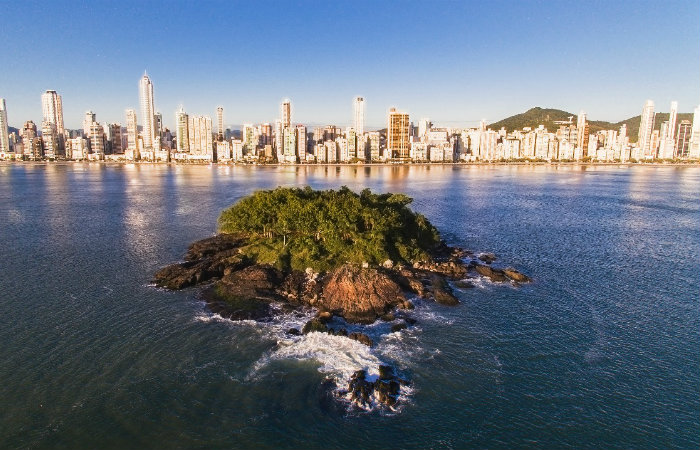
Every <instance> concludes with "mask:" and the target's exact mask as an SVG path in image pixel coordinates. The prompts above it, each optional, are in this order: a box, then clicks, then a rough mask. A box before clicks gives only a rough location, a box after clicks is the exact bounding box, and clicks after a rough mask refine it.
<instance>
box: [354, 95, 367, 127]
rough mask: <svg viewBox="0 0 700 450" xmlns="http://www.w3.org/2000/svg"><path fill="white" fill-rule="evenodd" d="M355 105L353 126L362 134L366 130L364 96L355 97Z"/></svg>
mask: <svg viewBox="0 0 700 450" xmlns="http://www.w3.org/2000/svg"><path fill="white" fill-rule="evenodd" d="M352 105H353V128H354V129H355V132H357V134H358V135H360V136H362V135H363V134H364V132H365V99H364V97H355V99H354V100H353V102H352Z"/></svg>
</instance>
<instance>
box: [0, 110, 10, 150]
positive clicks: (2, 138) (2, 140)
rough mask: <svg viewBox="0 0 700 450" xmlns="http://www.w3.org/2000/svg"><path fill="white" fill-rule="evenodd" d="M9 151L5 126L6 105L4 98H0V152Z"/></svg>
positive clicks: (6, 127)
mask: <svg viewBox="0 0 700 450" xmlns="http://www.w3.org/2000/svg"><path fill="white" fill-rule="evenodd" d="M9 151H10V133H9V130H8V126H7V106H6V105H5V99H4V98H0V153H8V152H9Z"/></svg>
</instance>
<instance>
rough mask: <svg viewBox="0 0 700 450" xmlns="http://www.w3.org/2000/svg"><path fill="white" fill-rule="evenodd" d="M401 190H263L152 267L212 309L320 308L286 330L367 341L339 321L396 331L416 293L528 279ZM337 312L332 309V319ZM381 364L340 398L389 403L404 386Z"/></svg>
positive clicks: (266, 314) (431, 297) (439, 295)
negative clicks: (474, 248) (457, 243)
mask: <svg viewBox="0 0 700 450" xmlns="http://www.w3.org/2000/svg"><path fill="white" fill-rule="evenodd" d="M411 202H412V199H411V198H410V197H408V196H406V195H404V194H391V193H386V194H375V193H372V192H371V191H370V190H369V189H365V190H363V191H362V192H360V193H359V194H358V193H355V192H353V191H352V190H350V189H349V188H347V187H345V186H344V187H342V188H340V189H339V190H314V189H311V188H310V187H306V188H303V189H302V188H283V187H279V188H276V189H272V190H261V191H257V192H254V193H253V194H252V195H250V196H247V197H244V198H242V199H241V200H239V201H238V202H237V203H236V204H234V205H233V206H231V207H229V208H227V209H226V210H224V211H223V212H222V213H221V215H220V217H219V220H218V233H217V234H216V235H215V236H212V237H209V238H206V239H203V240H200V241H197V242H194V243H192V244H191V245H190V246H189V248H188V250H187V253H186V254H185V257H184V262H177V263H174V264H171V265H169V266H167V267H164V268H162V269H161V270H159V271H158V272H156V274H155V276H154V280H153V281H154V283H155V284H156V285H157V286H159V287H163V288H166V289H174V290H177V289H183V288H187V287H190V286H195V285H203V286H204V287H203V290H202V291H201V297H202V299H203V300H204V301H205V302H206V304H207V305H208V307H209V309H210V310H211V311H212V312H214V313H216V314H219V315H221V316H222V317H224V318H228V319H231V320H256V321H266V320H270V318H271V317H273V315H274V314H276V313H277V312H278V311H283V312H284V311H292V310H294V309H296V308H313V309H314V310H316V311H317V312H316V315H315V317H314V318H313V319H311V320H309V321H308V322H307V323H306V324H305V325H304V327H303V328H302V329H301V330H298V329H290V330H289V331H288V333H289V334H291V335H295V334H296V335H299V334H307V333H313V332H321V333H332V334H336V335H341V336H347V337H348V338H350V339H354V340H357V341H359V342H361V343H363V344H365V345H368V346H372V345H373V344H374V343H373V342H372V339H371V338H370V337H369V336H367V335H366V334H364V333H361V332H353V333H348V332H347V330H346V329H345V328H344V327H338V326H331V325H329V324H330V323H331V322H332V321H333V319H334V318H337V319H340V320H341V323H351V324H371V323H373V322H375V321H377V320H383V321H387V322H392V326H391V330H392V332H400V331H401V330H403V329H405V328H407V327H410V326H412V325H414V324H415V322H416V321H415V319H413V318H412V317H411V315H410V311H411V310H412V309H413V308H414V305H413V303H412V301H411V299H412V298H421V299H426V300H427V301H435V302H437V303H440V304H443V305H448V306H455V305H458V304H459V300H458V299H457V297H456V296H455V295H454V291H453V286H454V287H457V288H462V289H466V288H469V287H472V286H473V284H472V282H471V281H470V280H469V278H471V277H476V276H482V277H486V278H488V279H490V280H491V281H493V282H510V283H516V284H517V283H526V282H529V281H530V278H529V277H528V276H526V275H524V274H522V273H521V272H519V271H518V270H516V269H513V268H510V267H503V268H498V267H495V266H494V264H493V263H494V262H495V261H496V257H495V255H493V254H480V255H475V254H474V253H472V252H470V251H467V250H464V249H462V248H458V247H453V246H449V245H447V244H446V243H445V241H443V240H442V239H441V238H440V233H439V232H438V230H437V229H436V228H435V227H434V226H433V225H432V224H431V223H430V221H429V220H428V219H427V218H426V217H425V216H423V215H422V214H419V213H416V212H414V211H412V210H411V209H410V208H409V207H408V205H409V204H410V203H411ZM334 323H337V320H336V321H335V322H334ZM405 383H407V381H406V380H402V379H400V378H399V377H397V376H396V375H395V373H394V370H393V369H392V368H391V367H389V366H380V376H379V377H374V378H371V377H368V376H367V374H366V373H364V371H358V372H357V373H355V374H354V375H353V377H352V379H351V381H350V382H349V385H348V387H347V394H348V397H349V398H350V399H351V400H352V401H353V402H354V403H356V404H358V405H360V406H363V405H366V404H368V403H369V402H371V401H372V399H374V400H376V401H378V402H380V403H383V404H386V405H389V406H392V405H394V404H395V403H396V400H397V397H398V394H399V392H400V389H401V385H402V384H405Z"/></svg>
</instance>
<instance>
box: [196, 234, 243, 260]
mask: <svg viewBox="0 0 700 450" xmlns="http://www.w3.org/2000/svg"><path fill="white" fill-rule="evenodd" d="M244 243H245V240H244V239H242V238H241V237H239V236H236V235H233V234H217V235H216V236H212V237H209V238H206V239H202V240H200V241H197V242H193V243H192V244H190V246H189V248H188V249H187V253H186V254H185V261H196V260H199V259H203V258H208V257H212V256H215V255H217V256H223V255H221V254H222V253H223V252H227V251H229V250H233V249H238V248H239V247H241V246H242V245H243V244H244ZM229 256H230V255H229Z"/></svg>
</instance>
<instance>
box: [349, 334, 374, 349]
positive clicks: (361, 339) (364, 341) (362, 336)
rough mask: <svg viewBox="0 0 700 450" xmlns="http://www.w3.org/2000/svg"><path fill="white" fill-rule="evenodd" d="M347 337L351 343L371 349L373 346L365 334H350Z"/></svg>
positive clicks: (370, 339)
mask: <svg viewBox="0 0 700 450" xmlns="http://www.w3.org/2000/svg"><path fill="white" fill-rule="evenodd" d="M348 337H349V338H350V339H352V340H353V341H357V342H359V343H361V344H365V345H366V346H367V347H371V346H373V345H374V342H372V338H370V337H369V336H367V335H366V334H365V333H350V334H349V335H348Z"/></svg>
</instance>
